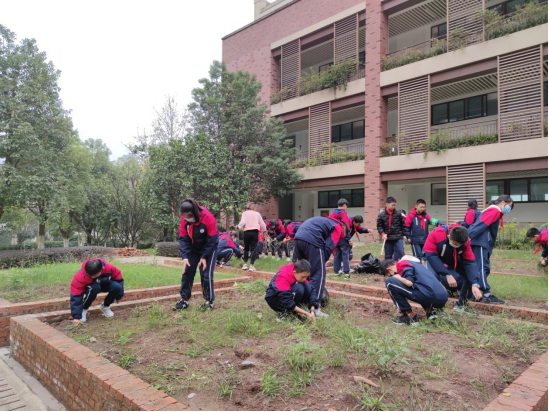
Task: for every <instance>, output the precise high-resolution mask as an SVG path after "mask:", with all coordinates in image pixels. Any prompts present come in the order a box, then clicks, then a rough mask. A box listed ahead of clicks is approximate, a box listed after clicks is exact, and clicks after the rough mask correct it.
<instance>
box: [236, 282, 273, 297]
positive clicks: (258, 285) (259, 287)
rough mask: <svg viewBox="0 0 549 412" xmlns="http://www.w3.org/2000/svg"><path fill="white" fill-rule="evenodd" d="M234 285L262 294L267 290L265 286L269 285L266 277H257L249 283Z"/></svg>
mask: <svg viewBox="0 0 549 412" xmlns="http://www.w3.org/2000/svg"><path fill="white" fill-rule="evenodd" d="M235 286H236V287H237V288H239V289H241V290H243V291H245V292H251V293H255V294H257V295H263V294H265V291H266V290H267V286H269V282H268V281H267V280H266V279H257V280H254V281H253V282H249V283H235Z"/></svg>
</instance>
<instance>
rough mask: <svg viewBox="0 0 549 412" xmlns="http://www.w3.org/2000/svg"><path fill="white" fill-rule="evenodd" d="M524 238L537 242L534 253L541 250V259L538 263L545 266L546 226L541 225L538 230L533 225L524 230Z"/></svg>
mask: <svg viewBox="0 0 549 412" xmlns="http://www.w3.org/2000/svg"><path fill="white" fill-rule="evenodd" d="M526 238H527V239H532V240H533V241H534V243H537V244H538V248H537V249H536V250H535V251H534V255H535V254H537V253H539V251H540V250H541V259H540V261H539V263H540V265H541V266H547V228H545V227H542V228H540V229H539V230H538V229H536V228H535V227H531V228H530V229H528V231H527V232H526Z"/></svg>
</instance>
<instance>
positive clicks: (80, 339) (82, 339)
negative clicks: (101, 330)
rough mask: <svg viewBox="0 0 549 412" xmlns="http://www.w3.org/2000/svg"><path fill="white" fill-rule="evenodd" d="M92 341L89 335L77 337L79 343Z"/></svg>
mask: <svg viewBox="0 0 549 412" xmlns="http://www.w3.org/2000/svg"><path fill="white" fill-rule="evenodd" d="M90 339H91V336H89V335H86V336H77V337H76V341H77V342H79V343H85V342H88V341H89V340H90Z"/></svg>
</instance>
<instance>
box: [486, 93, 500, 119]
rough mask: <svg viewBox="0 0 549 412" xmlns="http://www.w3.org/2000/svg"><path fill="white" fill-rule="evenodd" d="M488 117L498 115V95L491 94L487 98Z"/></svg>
mask: <svg viewBox="0 0 549 412" xmlns="http://www.w3.org/2000/svg"><path fill="white" fill-rule="evenodd" d="M486 100H487V103H486V116H495V115H496V114H498V94H497V93H490V94H488V95H487V96H486Z"/></svg>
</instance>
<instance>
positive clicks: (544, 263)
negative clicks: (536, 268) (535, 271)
mask: <svg viewBox="0 0 549 412" xmlns="http://www.w3.org/2000/svg"><path fill="white" fill-rule="evenodd" d="M539 264H540V265H541V266H547V258H543V257H542V258H541V259H540V261H539Z"/></svg>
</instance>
